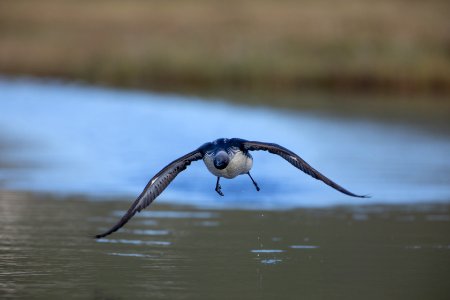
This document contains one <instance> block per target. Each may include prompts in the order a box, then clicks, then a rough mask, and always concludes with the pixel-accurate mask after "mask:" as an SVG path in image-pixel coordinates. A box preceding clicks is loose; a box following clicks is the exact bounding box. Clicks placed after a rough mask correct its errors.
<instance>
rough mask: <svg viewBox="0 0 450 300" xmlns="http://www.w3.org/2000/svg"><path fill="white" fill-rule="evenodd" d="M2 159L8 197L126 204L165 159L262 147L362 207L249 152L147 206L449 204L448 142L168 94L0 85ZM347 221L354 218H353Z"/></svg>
mask: <svg viewBox="0 0 450 300" xmlns="http://www.w3.org/2000/svg"><path fill="white" fill-rule="evenodd" d="M0 98H1V102H0V110H1V114H0V144H2V143H3V144H5V143H7V141H14V142H15V143H16V144H17V145H18V146H17V147H13V148H12V149H11V147H6V148H5V149H4V148H1V147H0V151H1V152H2V153H1V157H2V160H6V161H7V162H8V163H9V164H16V165H21V166H23V165H25V166H27V165H28V166H29V167H28V168H27V167H25V168H24V167H21V168H0V183H2V184H3V186H4V187H7V188H8V189H18V190H23V189H25V190H32V191H46V192H56V193H62V194H73V193H77V194H84V195H89V196H92V197H97V199H99V198H105V197H117V196H120V195H123V196H127V197H130V198H131V199H132V198H134V197H135V196H136V195H138V194H139V193H140V191H141V190H142V188H143V187H144V186H145V184H146V183H147V181H148V179H149V178H151V176H153V175H154V174H155V173H156V172H158V171H159V170H160V169H161V168H162V167H163V166H165V165H166V164H167V163H168V162H170V161H172V160H173V159H175V158H177V157H179V156H181V155H183V154H185V153H187V152H189V151H191V150H192V149H194V148H196V147H198V146H199V145H201V144H203V143H204V142H206V141H211V140H214V139H216V138H218V137H242V138H247V139H255V140H263V141H273V142H277V143H279V144H282V145H285V146H286V147H288V148H290V149H292V150H294V151H295V152H298V153H299V154H300V155H301V156H302V157H303V158H304V159H305V160H307V161H309V162H310V163H311V164H312V165H313V166H315V167H316V168H317V169H319V170H321V171H323V173H325V174H326V175H328V176H329V177H330V178H332V179H334V180H336V181H337V182H338V183H340V184H342V185H343V186H344V187H347V188H348V189H349V190H351V191H354V192H355V193H360V194H371V195H372V196H373V197H372V198H371V199H364V200H361V199H353V198H350V197H347V196H345V195H341V194H339V193H337V192H336V191H334V190H332V189H330V188H328V187H326V186H324V185H323V184H322V183H319V182H317V181H315V180H313V179H311V178H309V177H307V176H306V175H304V174H302V173H300V172H299V171H298V170H296V169H295V168H293V167H291V166H290V165H289V164H288V163H287V162H285V161H283V160H282V159H281V158H278V157H276V156H273V155H270V154H267V153H257V152H255V153H254V157H255V163H254V169H253V177H254V178H255V180H256V181H257V182H258V183H259V185H260V186H261V192H259V193H257V192H255V190H254V188H253V186H252V184H251V182H250V181H249V180H248V178H246V177H244V176H241V177H242V178H241V177H238V178H236V179H233V180H223V182H222V187H223V191H224V193H225V197H224V198H222V197H220V196H218V195H217V194H216V193H215V191H214V185H215V179H214V178H213V177H212V175H211V174H209V173H208V171H207V170H206V168H205V167H204V165H203V163H202V162H195V163H193V164H192V166H190V167H189V169H188V170H187V171H186V172H184V173H182V174H180V175H179V176H178V177H177V178H176V179H175V180H174V182H173V184H172V185H171V186H169V188H168V189H167V190H166V191H165V192H164V193H163V194H162V195H161V196H160V199H158V201H162V202H164V201H166V203H167V202H171V203H174V202H178V203H183V204H193V205H196V206H197V207H203V208H207V207H210V208H221V207H228V208H233V207H235V208H250V209H255V208H257V209H260V208H265V209H285V208H292V207H299V206H327V205H336V204H338V205H339V204H360V203H361V202H362V201H364V203H365V204H368V203H394V204H398V203H411V202H426V201H448V200H449V199H450V175H449V174H450V160H449V159H448V153H450V141H449V140H448V139H447V138H446V137H445V136H442V135H436V136H435V135H432V134H431V133H426V132H423V131H417V130H413V129H410V128H407V127H405V126H402V125H401V124H400V125H398V126H395V125H393V124H389V125H385V124H383V123H381V122H380V123H377V122H376V121H373V120H372V121H366V120H363V119H360V118H352V117H350V116H348V117H347V118H346V119H342V118H338V117H332V116H330V115H329V114H327V115H320V114H312V113H306V112H300V111H299V112H294V111H283V110H271V109H266V108H261V107H247V106H234V105H229V104H225V103H222V102H217V101H214V102H211V101H209V102H208V101H205V100H202V99H197V98H187V97H181V96H177V95H163V94H157V93H148V92H135V91H121V90H115V89H104V88H93V87H85V86H79V85H70V84H59V83H51V82H47V83H42V82H35V81H29V80H16V81H13V80H0ZM355 217H363V216H362V215H356V216H355Z"/></svg>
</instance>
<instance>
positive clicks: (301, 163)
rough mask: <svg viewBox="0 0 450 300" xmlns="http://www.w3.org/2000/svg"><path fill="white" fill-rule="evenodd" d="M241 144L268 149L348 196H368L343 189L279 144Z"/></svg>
mask: <svg viewBox="0 0 450 300" xmlns="http://www.w3.org/2000/svg"><path fill="white" fill-rule="evenodd" d="M242 146H243V148H244V149H245V150H247V151H254V150H263V151H269V152H270V153H273V154H277V155H279V156H281V157H282V158H284V159H285V160H287V161H288V162H290V163H291V164H292V165H293V166H294V167H296V168H297V169H300V170H302V171H303V172H305V173H306V174H308V175H310V176H311V177H313V178H315V179H317V180H321V181H323V182H324V183H325V184H327V185H329V186H331V187H332V188H334V189H336V190H338V191H340V192H341V193H344V194H346V195H349V196H353V197H360V198H367V197H368V196H361V195H356V194H353V193H352V192H350V191H348V190H346V189H344V188H343V187H342V186H340V185H338V184H337V183H335V182H333V181H332V180H330V179H329V178H327V177H326V176H325V175H323V174H321V173H320V172H319V171H317V170H316V169H314V168H313V167H311V166H310V165H309V164H308V163H307V162H306V161H304V160H303V159H302V158H301V157H300V156H298V155H297V154H295V153H294V152H292V151H290V150H288V149H286V148H284V147H282V146H280V145H277V144H272V143H263V142H256V141H243V142H242Z"/></svg>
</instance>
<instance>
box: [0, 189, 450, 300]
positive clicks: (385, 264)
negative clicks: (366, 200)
mask: <svg viewBox="0 0 450 300" xmlns="http://www.w3.org/2000/svg"><path fill="white" fill-rule="evenodd" d="M126 206H127V203H126V202H123V201H113V202H111V201H109V202H108V201H100V202H99V201H86V200H83V199H76V198H72V199H64V200H63V201H61V200H60V199H57V198H56V199H51V198H50V197H48V196H44V195H41V196H39V197H38V198H36V196H32V195H30V194H23V193H6V192H1V193H0V228H1V230H0V297H1V298H2V299H61V298H67V297H70V298H75V299H278V298H282V299H298V298H305V299H359V298H364V299H447V298H448V295H449V291H450V290H449V286H448V278H449V276H450V268H449V262H450V236H449V235H448V232H449V230H450V220H449V216H450V206H448V205H444V204H441V205H415V206H368V207H358V208H355V207H352V206H350V207H341V208H320V209H312V208H308V209H301V210H289V211H266V212H265V213H264V216H261V213H260V211H251V210H241V211H239V210H237V211H233V210H223V211H214V210H197V209H193V208H189V210H188V211H187V212H188V213H189V214H187V215H184V217H183V218H173V217H172V216H173V215H176V214H178V213H179V212H180V211H182V210H181V209H183V208H182V207H179V206H162V205H161V204H156V205H155V206H154V207H153V210H154V211H155V212H161V213H160V214H159V215H158V214H157V213H156V214H155V216H158V217H157V219H156V220H157V222H156V223H151V222H150V223H147V224H146V223H144V222H142V221H143V220H146V219H149V220H152V219H153V218H154V216H150V215H146V216H140V217H138V218H136V219H133V220H131V221H130V223H128V224H127V227H126V228H125V229H126V230H121V231H119V232H117V233H115V234H114V235H112V236H110V237H108V238H105V239H99V240H95V239H93V238H92V236H93V235H94V234H95V233H98V232H100V231H102V230H103V228H106V227H109V226H110V225H111V221H110V220H109V218H104V219H99V218H97V217H98V216H114V215H115V212H116V211H119V210H122V209H125V208H126ZM356 211H358V212H359V213H365V214H366V215H367V216H368V217H367V218H366V219H364V220H355V219H354V217H353V215H354V214H355V212H356ZM170 212H173V214H171V213H170ZM198 215H202V216H206V215H209V216H210V219H204V221H208V220H215V221H216V222H218V223H217V226H213V227H211V226H198V225H197V224H198V221H199V219H198V218H196V216H198ZM164 216H166V217H164ZM444 216H446V217H445V218H444ZM430 217H431V218H430ZM147 230H149V231H154V232H168V233H169V234H167V235H143V234H141V231H144V232H145V231H147Z"/></svg>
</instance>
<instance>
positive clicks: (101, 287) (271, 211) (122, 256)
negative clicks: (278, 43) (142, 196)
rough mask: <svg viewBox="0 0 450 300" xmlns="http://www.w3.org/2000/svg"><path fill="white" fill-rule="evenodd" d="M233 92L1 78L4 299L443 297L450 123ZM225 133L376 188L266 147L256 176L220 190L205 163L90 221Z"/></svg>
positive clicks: (449, 265)
mask: <svg viewBox="0 0 450 300" xmlns="http://www.w3.org/2000/svg"><path fill="white" fill-rule="evenodd" d="M225 100H226V99H202V98H194V97H185V96H180V95H170V94H158V93H149V92H140V91H123V90H116V89H105V88H96V87H87V86H82V85H79V84H62V83H59V82H48V81H35V80H29V79H26V80H10V79H2V80H0V298H1V299H61V298H74V299H301V298H305V299H360V298H363V299H408V300H411V299H448V297H449V295H450V286H449V285H448V279H449V278H450V277H449V276H450V271H449V270H450V235H449V232H450V204H449V203H450V160H448V153H450V140H449V138H448V132H447V131H445V130H444V131H440V132H438V133H435V132H432V131H429V130H427V129H424V128H420V127H417V126H410V125H409V123H404V122H386V121H385V120H384V119H377V118H362V117H361V116H360V115H359V114H356V113H355V114H352V112H351V111H350V112H349V113H348V114H346V115H345V116H344V115H340V114H332V113H330V111H329V110H328V111H326V112H325V113H320V111H319V112H318V111H316V112H312V111H304V110H283V109H273V108H269V107H258V106H256V107H255V106H246V105H242V104H241V105H231V104H228V103H227V102H226V101H225ZM300 100H301V99H299V101H300ZM397 113H399V112H397ZM430 118H431V121H430V122H432V117H430ZM439 124H442V123H441V122H439ZM218 137H241V138H246V139H254V140H262V141H271V142H276V143H279V144H281V145H284V146H286V147H287V148H290V149H292V150H293V151H295V152H297V153H298V154H300V156H302V157H303V158H304V159H305V160H307V161H308V162H310V163H311V164H312V165H313V166H314V167H316V168H317V169H318V170H320V171H322V172H323V173H324V174H326V175H327V176H329V177H330V178H332V179H334V180H335V181H337V182H338V183H340V184H342V185H343V186H345V187H346V188H348V189H349V190H351V191H353V192H355V193H361V194H367V193H368V194H371V195H372V198H370V199H356V198H351V197H347V196H345V195H342V194H340V193H338V192H336V191H334V190H333V189H331V188H329V187H327V186H325V185H324V184H323V183H321V182H318V181H316V180H314V179H312V178H310V177H308V176H307V175H305V174H303V173H302V172H300V171H298V170H297V169H295V168H293V167H292V166H290V165H289V164H288V163H287V162H285V161H284V160H282V159H281V158H279V157H276V156H274V155H270V154H268V153H254V158H255V163H254V168H253V170H252V175H253V177H254V178H255V180H256V181H257V182H258V183H259V185H260V187H261V191H260V192H256V191H255V190H254V187H253V185H252V183H251V181H250V180H249V179H248V178H247V177H245V176H240V177H238V178H236V179H233V180H223V181H222V189H223V192H224V193H225V197H220V196H219V195H217V193H216V192H215V191H214V185H215V178H214V177H213V176H212V175H211V174H209V173H208V171H207V170H206V168H205V167H204V165H203V163H202V162H196V163H193V164H192V165H191V166H190V167H189V168H188V170H187V171H185V172H183V173H182V174H180V175H179V176H178V177H177V178H176V179H175V180H174V182H173V184H172V185H170V186H169V187H168V188H167V190H166V191H164V193H163V194H162V195H161V196H160V197H159V198H158V199H157V200H156V201H155V203H154V204H153V205H152V206H151V207H150V208H149V209H147V210H145V211H143V212H141V213H140V214H138V215H137V216H136V217H135V218H133V219H132V220H131V221H130V222H129V223H128V224H127V225H126V226H125V227H124V228H123V229H121V230H120V231H119V232H116V233H114V234H112V235H110V236H108V237H106V238H103V239H99V240H95V239H94V238H93V236H94V235H95V234H98V233H100V232H103V231H104V230H106V229H107V228H109V227H110V226H112V225H113V224H114V223H115V222H117V220H118V219H119V218H120V217H121V216H122V215H123V213H124V212H125V211H126V210H127V209H128V207H129V205H130V203H131V201H132V200H133V199H134V197H135V196H136V195H138V194H139V193H140V191H141V190H142V188H143V187H144V186H145V184H146V183H147V181H148V180H149V179H150V178H151V177H152V176H153V175H154V174H155V173H156V172H158V171H159V170H160V169H161V168H162V167H163V166H165V165H166V164H167V163H169V162H170V161H172V160H173V159H175V158H177V157H179V156H181V155H184V154H185V153H187V152H189V151H191V150H193V149H195V148H196V147H198V146H199V145H201V144H203V143H204V142H205V141H211V140H214V139H216V138H218Z"/></svg>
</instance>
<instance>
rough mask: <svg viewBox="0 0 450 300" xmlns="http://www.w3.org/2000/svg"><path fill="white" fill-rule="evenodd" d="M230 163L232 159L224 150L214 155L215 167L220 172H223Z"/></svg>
mask: <svg viewBox="0 0 450 300" xmlns="http://www.w3.org/2000/svg"><path fill="white" fill-rule="evenodd" d="M229 162H230V158H229V156H228V153H227V152H225V151H224V150H220V151H218V152H217V153H216V155H214V167H216V168H217V169H219V170H223V169H225V168H226V167H227V166H228V163H229Z"/></svg>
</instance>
